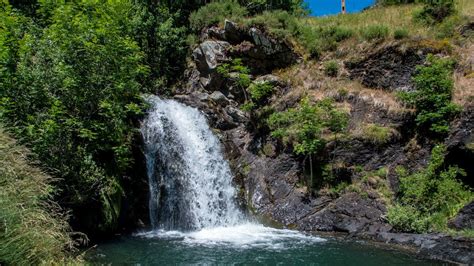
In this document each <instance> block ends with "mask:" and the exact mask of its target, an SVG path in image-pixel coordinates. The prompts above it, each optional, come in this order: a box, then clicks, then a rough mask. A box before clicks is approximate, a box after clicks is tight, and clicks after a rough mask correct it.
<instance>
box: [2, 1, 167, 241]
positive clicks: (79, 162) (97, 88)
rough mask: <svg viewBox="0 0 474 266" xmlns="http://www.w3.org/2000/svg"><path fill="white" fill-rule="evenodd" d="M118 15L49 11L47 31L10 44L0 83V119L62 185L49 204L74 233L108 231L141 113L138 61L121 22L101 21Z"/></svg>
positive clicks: (92, 6)
mask: <svg viewBox="0 0 474 266" xmlns="http://www.w3.org/2000/svg"><path fill="white" fill-rule="evenodd" d="M124 3H127V2H124ZM124 5H125V6H120V5H119V6H116V7H115V6H109V5H108V4H107V3H102V2H101V3H99V2H87V3H86V2H81V3H80V4H74V3H67V4H60V5H58V6H57V7H56V9H55V11H54V12H53V14H54V15H53V17H51V18H50V21H49V23H50V24H49V25H48V26H47V27H45V28H43V29H41V30H40V29H38V28H35V27H32V29H31V30H30V31H28V33H27V34H24V35H21V36H18V46H15V45H13V44H12V42H10V43H9V44H12V45H11V46H9V48H10V49H12V50H16V53H17V60H16V62H15V64H14V65H13V66H11V68H10V69H12V71H11V72H3V71H2V72H1V73H0V80H1V81H0V82H1V83H2V84H6V83H10V84H9V85H8V86H7V87H5V89H4V90H0V98H1V101H0V103H1V106H0V110H1V111H2V118H3V119H4V120H5V122H6V124H7V126H9V127H10V128H11V129H12V131H13V132H14V133H15V134H16V136H18V138H20V139H22V141H25V142H26V143H28V145H29V146H30V147H31V150H32V151H33V152H34V154H35V155H36V156H37V157H36V158H37V159H38V160H40V161H41V162H42V163H43V164H44V165H45V166H46V167H48V168H50V169H52V170H53V171H54V172H55V173H57V177H59V178H61V179H62V180H63V181H62V182H60V183H58V190H59V191H60V192H59V193H58V195H57V197H58V199H61V201H60V202H59V203H61V204H63V207H67V208H71V209H72V210H73V213H74V214H75V215H73V219H75V221H74V222H76V223H77V224H80V225H81V228H79V229H80V230H88V231H95V232H97V231H101V232H110V231H111V230H113V229H115V226H116V225H117V221H118V216H119V213H120V203H121V197H122V194H123V192H122V190H121V187H120V183H121V181H122V177H123V176H125V175H126V173H127V171H128V170H129V169H130V167H131V166H132V165H133V157H132V153H131V149H132V142H133V138H134V136H135V134H136V131H135V127H136V124H135V121H136V120H137V119H138V118H139V117H140V115H141V113H142V111H143V109H144V104H143V103H142V100H141V96H140V95H141V93H142V92H146V90H145V88H144V87H142V85H141V83H140V82H141V81H143V80H144V79H145V76H146V75H147V74H149V73H150V72H149V68H148V67H147V66H146V65H145V64H144V61H145V55H144V53H143V52H142V51H141V50H140V47H139V46H138V44H137V43H136V42H135V41H134V40H133V39H132V38H131V37H130V36H128V35H127V32H126V31H124V26H123V24H122V22H123V21H122V20H121V18H122V17H121V16H118V15H117V16H111V14H115V13H113V12H112V11H113V10H115V11H117V12H118V11H119V10H122V8H128V7H130V6H128V5H126V4H124ZM115 8H117V10H116V9H115ZM125 10H128V9H125ZM3 15H4V14H1V16H0V17H2V18H3V17H4V16H3ZM7 15H8V14H7ZM157 30H158V29H157ZM158 31H160V30H158ZM0 34H2V35H3V34H4V32H3V31H1V32H0ZM0 39H1V37H0ZM0 45H1V44H0ZM1 64H2V66H3V62H1ZM84 209H86V210H87V212H84ZM81 211H82V212H81Z"/></svg>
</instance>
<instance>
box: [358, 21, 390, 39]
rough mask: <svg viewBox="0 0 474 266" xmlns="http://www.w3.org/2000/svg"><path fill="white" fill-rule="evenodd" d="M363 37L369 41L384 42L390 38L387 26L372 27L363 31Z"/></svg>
mask: <svg viewBox="0 0 474 266" xmlns="http://www.w3.org/2000/svg"><path fill="white" fill-rule="evenodd" d="M361 35H362V37H363V38H364V39H366V40H368V41H372V40H383V39H385V38H387V37H388V35H389V29H388V27H387V26H385V25H371V26H367V27H366V28H364V29H362V32H361Z"/></svg>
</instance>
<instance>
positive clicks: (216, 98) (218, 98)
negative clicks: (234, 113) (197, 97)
mask: <svg viewBox="0 0 474 266" xmlns="http://www.w3.org/2000/svg"><path fill="white" fill-rule="evenodd" d="M209 98H210V99H211V100H212V101H213V102H215V103H217V104H219V105H226V104H228V103H229V100H228V99H227V98H226V97H225V95H224V94H222V92H220V91H215V92H213V93H212V94H211V95H210V96H209Z"/></svg>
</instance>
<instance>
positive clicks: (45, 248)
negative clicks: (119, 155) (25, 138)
mask: <svg viewBox="0 0 474 266" xmlns="http://www.w3.org/2000/svg"><path fill="white" fill-rule="evenodd" d="M28 155H29V151H28V150H27V149H25V148H23V147H21V146H19V145H17V144H16V143H15V141H14V140H13V139H12V138H10V137H9V136H7V135H6V134H5V133H4V132H3V131H2V130H1V128H0V221H1V224H0V264H3V263H5V264H7V265H37V264H56V263H57V264H65V263H72V262H74V261H72V260H70V258H69V257H68V255H67V253H66V250H69V251H71V250H73V249H74V247H73V242H72V240H71V238H70V236H69V225H68V224H67V222H66V217H65V216H64V214H63V212H62V211H61V210H60V208H59V206H57V205H56V204H54V203H52V202H51V201H50V197H51V191H52V187H51V186H50V185H49V183H50V180H51V177H50V176H48V175H46V174H45V173H43V172H42V171H41V170H40V169H38V168H37V167H33V166H31V165H30V164H29V163H28V159H27V157H28Z"/></svg>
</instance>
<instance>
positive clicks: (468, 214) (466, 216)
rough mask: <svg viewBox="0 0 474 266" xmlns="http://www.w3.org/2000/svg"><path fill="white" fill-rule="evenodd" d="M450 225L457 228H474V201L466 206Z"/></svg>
mask: <svg viewBox="0 0 474 266" xmlns="http://www.w3.org/2000/svg"><path fill="white" fill-rule="evenodd" d="M448 226H449V227H451V228H455V229H458V230H460V229H474V201H471V202H470V203H469V204H467V205H466V206H464V208H462V209H461V210H460V211H459V213H458V214H457V215H456V217H454V218H453V219H452V220H451V221H449V223H448Z"/></svg>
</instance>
